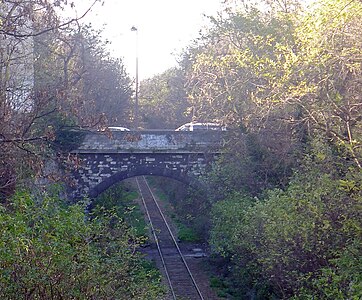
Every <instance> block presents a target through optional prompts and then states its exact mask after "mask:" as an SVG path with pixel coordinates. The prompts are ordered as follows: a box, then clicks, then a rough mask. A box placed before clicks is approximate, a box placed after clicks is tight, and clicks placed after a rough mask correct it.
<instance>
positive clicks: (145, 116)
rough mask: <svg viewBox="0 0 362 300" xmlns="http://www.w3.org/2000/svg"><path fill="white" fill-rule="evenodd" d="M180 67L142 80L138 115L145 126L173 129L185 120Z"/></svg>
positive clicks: (184, 102)
mask: <svg viewBox="0 0 362 300" xmlns="http://www.w3.org/2000/svg"><path fill="white" fill-rule="evenodd" d="M184 85H185V77H184V72H183V71H182V69H178V68H172V69H169V70H167V71H165V72H164V73H162V74H160V75H156V76H154V77H152V78H150V79H146V80H143V81H142V83H141V86H140V88H141V89H140V115H141V116H142V120H143V123H144V124H145V126H146V127H147V128H162V129H165V128H168V129H174V128H177V127H179V126H180V125H181V124H183V123H185V122H186V120H187V119H186V116H185V113H186V110H187V107H188V101H187V97H186V92H185V87H184Z"/></svg>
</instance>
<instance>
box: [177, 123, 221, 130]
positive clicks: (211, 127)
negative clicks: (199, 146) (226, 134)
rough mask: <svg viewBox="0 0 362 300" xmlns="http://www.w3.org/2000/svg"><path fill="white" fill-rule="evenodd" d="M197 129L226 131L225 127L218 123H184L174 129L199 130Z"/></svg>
mask: <svg viewBox="0 0 362 300" xmlns="http://www.w3.org/2000/svg"><path fill="white" fill-rule="evenodd" d="M199 130H220V131H226V127H225V126H223V125H220V124H218V123H193V122H191V123H186V124H184V125H182V126H180V127H179V128H177V129H176V130H175V131H199Z"/></svg>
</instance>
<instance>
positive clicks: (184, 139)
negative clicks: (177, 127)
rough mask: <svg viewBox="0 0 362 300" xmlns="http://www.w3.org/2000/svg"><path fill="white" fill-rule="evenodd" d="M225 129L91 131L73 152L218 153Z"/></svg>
mask: <svg viewBox="0 0 362 300" xmlns="http://www.w3.org/2000/svg"><path fill="white" fill-rule="evenodd" d="M224 135H225V132H222V131H193V132H191V131H164V130H162V131H122V132H112V133H111V134H110V135H107V134H105V133H99V132H92V133H87V134H86V135H85V137H84V140H83V142H82V143H81V145H80V146H79V147H78V148H77V149H76V150H73V151H72V153H79V154H85V153H200V152H202V153H203V152H218V149H219V147H220V146H221V144H222V141H223V136H224Z"/></svg>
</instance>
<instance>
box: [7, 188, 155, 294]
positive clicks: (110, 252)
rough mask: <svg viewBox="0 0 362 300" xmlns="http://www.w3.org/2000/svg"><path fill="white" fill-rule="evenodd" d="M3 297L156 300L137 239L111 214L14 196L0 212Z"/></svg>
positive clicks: (47, 198)
mask: <svg viewBox="0 0 362 300" xmlns="http://www.w3.org/2000/svg"><path fill="white" fill-rule="evenodd" d="M0 224H1V238H0V249H1V251H0V265H1V268H0V297H1V299H15V298H19V297H20V298H25V299H92V298H97V299H114V298H116V299H146V298H147V299H159V294H160V293H162V291H161V289H160V287H159V285H158V283H157V277H155V274H153V273H152V271H149V270H148V271H147V270H146V269H143V268H142V267H141V264H140V259H139V257H138V255H137V254H136V252H135V247H137V239H136V238H135V237H134V236H133V235H132V234H131V232H130V231H129V229H128V228H127V226H126V225H125V223H123V222H122V221H121V220H120V219H119V218H118V217H117V216H116V215H115V214H114V213H111V212H109V213H106V214H104V215H103V216H98V217H97V218H94V219H93V220H91V221H90V220H87V218H86V216H85V214H84V207H83V206H82V205H72V206H64V204H62V202H61V201H60V200H59V199H57V198H54V197H50V196H48V195H43V197H42V198H35V197H34V196H31V195H30V194H29V193H27V192H18V193H17V194H16V195H14V197H13V201H12V202H11V204H10V205H9V206H8V207H4V206H1V210H0Z"/></svg>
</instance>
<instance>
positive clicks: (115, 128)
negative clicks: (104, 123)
mask: <svg viewBox="0 0 362 300" xmlns="http://www.w3.org/2000/svg"><path fill="white" fill-rule="evenodd" d="M108 129H109V130H110V131H130V130H129V129H128V128H126V127H118V126H110V127H108Z"/></svg>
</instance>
